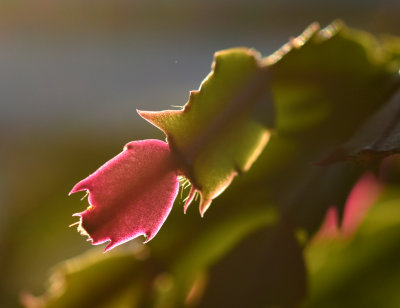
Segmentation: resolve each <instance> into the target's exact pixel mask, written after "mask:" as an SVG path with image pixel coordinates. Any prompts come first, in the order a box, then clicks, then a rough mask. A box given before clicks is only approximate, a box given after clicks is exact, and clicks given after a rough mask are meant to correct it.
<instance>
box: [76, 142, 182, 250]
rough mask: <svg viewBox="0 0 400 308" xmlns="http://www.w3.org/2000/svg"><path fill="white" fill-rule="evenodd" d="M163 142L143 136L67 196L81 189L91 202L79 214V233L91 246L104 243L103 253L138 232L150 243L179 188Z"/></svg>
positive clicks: (167, 150)
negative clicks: (86, 238) (90, 242)
mask: <svg viewBox="0 0 400 308" xmlns="http://www.w3.org/2000/svg"><path fill="white" fill-rule="evenodd" d="M175 169H176V168H175V166H174V160H173V156H172V154H171V151H170V148H169V146H168V144H167V143H165V142H163V141H160V140H142V141H133V142H130V143H128V144H127V145H126V146H125V147H124V150H123V151H122V152H121V153H120V154H118V155H117V156H115V157H114V158H112V159H111V160H110V161H108V162H107V163H105V164H104V165H103V166H101V167H100V168H99V169H98V170H96V171H95V172H94V173H93V174H91V175H89V176H88V177H87V178H86V179H84V180H82V181H80V182H79V183H78V184H76V185H75V186H74V187H73V188H72V190H71V192H70V194H72V193H75V192H78V191H83V190H86V191H87V192H89V198H88V199H89V204H90V206H89V207H88V208H87V209H86V210H85V211H83V212H81V213H76V214H74V216H79V217H80V221H79V227H78V230H80V231H81V232H82V233H84V234H86V235H88V236H89V240H91V241H92V243H93V244H94V245H98V244H102V243H104V242H107V241H109V243H108V245H107V247H106V248H105V251H107V250H110V249H112V248H114V247H115V246H118V245H120V244H123V243H125V242H127V241H129V240H132V239H134V238H136V237H138V236H140V235H144V236H145V237H146V241H145V242H148V241H150V240H151V239H152V238H153V237H154V236H155V235H156V234H157V232H158V230H159V229H160V228H161V226H162V224H163V223H164V221H165V219H166V218H167V216H168V214H169V213H170V211H171V208H172V205H173V203H174V200H175V198H176V195H177V193H178V189H179V182H178V177H177V172H176V170H175Z"/></svg>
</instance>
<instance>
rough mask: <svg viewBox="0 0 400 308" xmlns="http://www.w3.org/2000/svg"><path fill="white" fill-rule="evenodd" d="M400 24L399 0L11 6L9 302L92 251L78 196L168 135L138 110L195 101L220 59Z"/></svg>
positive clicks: (1, 291)
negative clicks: (226, 53) (89, 180)
mask: <svg viewBox="0 0 400 308" xmlns="http://www.w3.org/2000/svg"><path fill="white" fill-rule="evenodd" d="M399 16H400V2H399V1H396V0H393V1H383V0H382V1H379V0H370V1H367V0H351V1H348V0H347V1H344V0H340V1H338V0H335V1H333V0H332V1H317V0H314V1H290V0H283V1H282V0H280V1H262V0H251V1H250V0H247V1H239V0H223V1H211V0H202V1H183V0H169V1H151V0H146V1H128V0H113V1H78V0H68V1H62V0H52V1H50V0H48V1H46V0H36V1H29V0H21V1H11V0H4V1H1V2H0V166H1V168H0V170H1V171H0V306H1V307H19V295H20V294H21V292H24V291H29V292H33V293H34V294H36V295H38V294H41V293H43V292H44V290H45V287H46V284H45V281H46V279H47V277H48V274H49V269H50V268H52V267H53V266H54V265H55V264H57V263H58V262H59V261H61V260H65V259H67V258H70V257H74V256H77V255H78V254H80V253H82V252H84V251H85V250H87V249H89V248H90V245H89V244H88V243H86V242H85V241H84V239H83V238H82V237H81V236H80V235H79V234H78V233H77V232H76V231H75V230H74V228H68V225H69V224H71V223H73V222H74V219H72V217H71V214H72V213H74V212H77V211H81V210H83V209H84V208H85V207H86V202H80V201H79V198H80V196H73V197H70V198H67V194H68V192H69V190H70V188H71V187H72V186H73V185H74V184H75V183H76V182H77V181H78V180H80V179H82V178H83V177H85V176H87V175H88V174H89V173H91V172H92V171H94V170H95V169H96V168H97V167H98V166H100V165H101V164H102V163H103V162H105V161H106V160H108V159H109V158H111V157H112V156H114V155H115V154H116V153H118V152H119V151H121V150H122V147H123V145H124V144H125V143H127V142H129V141H131V140H134V139H145V138H146V139H147V138H163V135H162V134H161V133H159V132H158V130H157V129H156V128H154V127H152V126H151V125H149V124H148V123H147V122H145V121H144V120H142V119H141V118H140V117H139V116H138V115H137V114H136V109H143V110H161V109H167V108H170V106H173V105H183V104H185V102H186V100H187V98H188V93H189V90H193V89H197V88H198V86H199V85H200V82H201V81H202V79H203V78H204V77H205V76H206V75H207V74H208V72H209V71H210V65H211V62H212V57H213V53H214V52H215V51H217V50H220V49H225V48H229V47H235V46H247V47H253V48H255V49H257V50H258V51H260V52H261V53H262V55H264V56H265V55H268V54H270V53H272V52H273V51H275V50H276V49H278V48H279V47H280V46H281V45H283V44H284V43H285V42H286V41H287V40H288V39H289V38H290V37H291V36H295V35H298V34H300V33H301V32H302V30H303V29H304V28H305V27H306V26H307V25H309V24H310V23H312V22H314V21H319V22H320V23H321V25H322V26H325V25H326V24H328V23H330V22H331V21H332V20H334V19H336V18H341V19H343V20H344V21H345V22H346V23H347V24H348V25H349V26H351V27H355V28H361V29H364V30H367V31H370V32H372V33H374V34H380V33H391V34H395V35H400V18H399ZM179 210H180V209H179ZM193 212H196V213H195V214H196V215H197V210H196V211H193ZM194 219H197V218H194ZM198 219H199V218H198Z"/></svg>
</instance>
